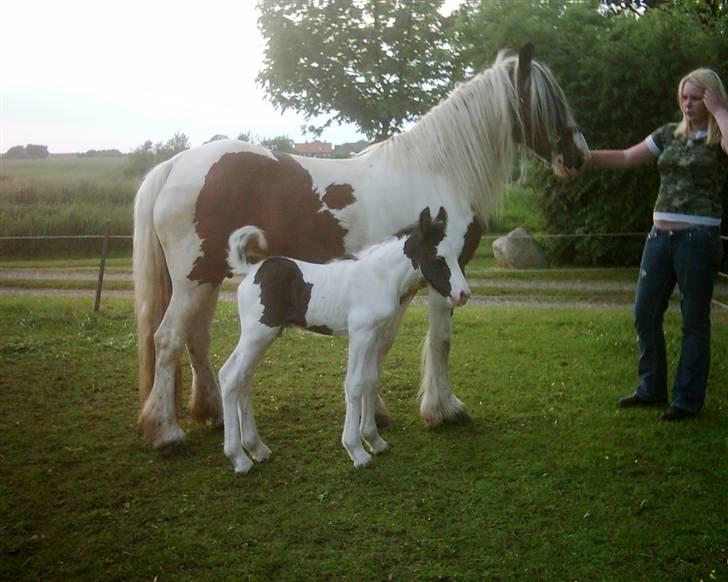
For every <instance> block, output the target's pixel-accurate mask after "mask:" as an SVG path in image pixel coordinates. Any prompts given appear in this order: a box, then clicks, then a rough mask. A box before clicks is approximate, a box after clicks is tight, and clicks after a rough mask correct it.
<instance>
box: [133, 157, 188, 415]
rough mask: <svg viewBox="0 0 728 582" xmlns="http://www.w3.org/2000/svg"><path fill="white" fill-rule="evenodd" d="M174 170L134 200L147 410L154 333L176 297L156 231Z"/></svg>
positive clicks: (153, 176) (156, 177)
mask: <svg viewBox="0 0 728 582" xmlns="http://www.w3.org/2000/svg"><path fill="white" fill-rule="evenodd" d="M172 167H173V160H169V161H167V162H163V163H161V164H159V165H158V166H156V167H155V168H153V169H152V170H151V171H150V172H149V173H148V174H147V175H146V177H145V178H144V181H143V182H142V185H141V186H140V187H139V190H138V191H137V194H136V198H135V200H134V253H133V257H134V258H133V269H134V312H135V315H136V323H137V354H138V358H139V399H140V401H141V406H144V403H145V402H146V400H147V397H148V396H149V394H150V392H151V391H152V386H153V384H154V366H155V348H154V332H155V331H156V330H157V328H158V327H159V324H160V323H161V321H162V317H164V313H165V312H166V311H167V307H168V306H169V301H170V298H171V297H172V280H171V278H170V275H169V270H168V268H167V261H166V259H165V258H164V251H163V250H162V246H161V244H160V243H159V239H158V238H157V233H156V231H155V228H154V203H155V202H156V200H157V196H158V195H159V192H160V191H161V190H162V188H163V186H164V183H165V182H166V181H167V178H168V176H169V173H170V171H171V170H172ZM181 371H182V369H181V367H180V365H179V364H178V365H177V373H176V374H175V395H176V398H175V400H176V402H177V410H178V412H179V411H180V410H181V403H182V400H181V382H180V380H181Z"/></svg>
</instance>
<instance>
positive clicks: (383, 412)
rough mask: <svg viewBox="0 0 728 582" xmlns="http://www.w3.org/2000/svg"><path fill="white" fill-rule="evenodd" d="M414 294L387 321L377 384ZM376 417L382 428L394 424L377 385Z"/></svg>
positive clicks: (382, 339)
mask: <svg viewBox="0 0 728 582" xmlns="http://www.w3.org/2000/svg"><path fill="white" fill-rule="evenodd" d="M413 297H414V295H411V296H410V297H408V298H406V299H405V300H404V301H403V302H402V304H401V305H400V306H399V309H398V310H397V311H396V312H395V314H394V315H393V316H392V318H391V319H390V321H389V322H388V323H387V325H386V327H385V328H384V331H383V333H382V337H381V339H380V340H379V348H378V353H377V357H378V360H377V369H378V372H377V384H378V383H379V379H381V373H382V366H383V365H384V359H385V358H386V357H387V354H388V353H389V350H391V349H392V345H393V344H394V340H395V339H396V338H397V332H398V331H399V326H400V325H401V323H402V318H403V317H404V314H405V312H406V311H407V307H409V304H410V302H411V301H412V298H413ZM374 414H375V418H376V423H377V426H378V427H380V428H384V427H387V426H389V425H391V424H392V417H391V416H389V412H387V408H386V406H385V405H384V400H382V396H381V394H380V393H379V389H378V387H377V390H376V391H375V413H374Z"/></svg>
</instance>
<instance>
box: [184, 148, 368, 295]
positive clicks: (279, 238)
mask: <svg viewBox="0 0 728 582" xmlns="http://www.w3.org/2000/svg"><path fill="white" fill-rule="evenodd" d="M331 188H334V191H333V194H332V198H331V200H332V203H333V204H339V205H340V204H343V203H344V202H345V201H346V200H348V199H350V200H352V201H353V200H354V197H353V190H352V189H351V186H347V185H344V184H341V185H335V186H330V187H329V188H327V195H328V190H329V189H331ZM347 188H348V196H349V197H348V198H347V197H346V194H347V190H346V189H347ZM327 204H329V203H328V202H327ZM248 224H252V225H255V226H257V227H259V228H261V229H262V230H263V232H265V236H266V239H267V241H268V249H267V251H266V254H267V255H269V256H270V255H280V256H287V257H296V258H299V259H302V260H306V261H311V262H315V263H323V262H326V261H328V260H330V259H333V258H335V257H339V256H341V255H343V254H344V236H346V234H347V230H346V229H345V228H344V227H342V226H341V224H339V222H338V221H337V220H336V218H335V217H334V215H333V214H332V213H331V212H330V211H329V210H328V208H326V207H325V206H324V205H323V204H322V202H321V199H320V198H319V196H318V194H317V193H316V191H314V188H313V179H312V178H311V174H309V172H308V171H306V169H305V168H303V167H302V166H301V164H299V163H298V162H297V161H296V160H295V159H293V158H292V157H291V156H288V155H285V154H281V155H277V156H276V159H271V158H269V157H266V156H263V155H260V154H255V153H252V152H238V153H230V154H225V155H224V156H222V157H221V158H220V160H219V161H218V162H216V163H215V164H213V165H212V167H211V168H210V171H209V172H208V174H207V177H206V178H205V183H204V185H203V187H202V190H200V194H199V196H198V198H197V207H196V209H195V228H196V230H197V234H198V236H199V237H200V239H201V240H202V255H201V256H200V257H198V258H197V259H196V260H195V264H194V266H193V268H192V270H191V271H190V273H189V275H188V278H189V279H191V280H193V281H199V282H200V283H212V284H214V285H218V284H220V283H221V282H222V280H223V279H224V278H225V277H226V276H227V275H228V272H229V267H228V264H227V243H228V237H229V236H230V234H231V233H232V232H233V231H234V230H236V229H238V228H240V227H241V226H245V225H248Z"/></svg>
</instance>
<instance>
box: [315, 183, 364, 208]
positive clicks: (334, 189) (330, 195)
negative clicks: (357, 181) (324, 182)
mask: <svg viewBox="0 0 728 582" xmlns="http://www.w3.org/2000/svg"><path fill="white" fill-rule="evenodd" d="M322 199H323V201H324V202H325V203H326V206H328V207H329V208H331V209H333V210H341V209H343V208H346V207H347V206H349V204H353V203H354V202H356V198H354V189H353V188H352V187H351V185H349V184H331V185H330V186H328V187H327V188H326V194H324V196H323V198H322Z"/></svg>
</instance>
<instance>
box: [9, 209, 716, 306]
mask: <svg viewBox="0 0 728 582" xmlns="http://www.w3.org/2000/svg"><path fill="white" fill-rule="evenodd" d="M109 225H110V221H107V223H106V226H107V229H108V227H109ZM646 235H647V233H645V232H594V233H563V234H547V233H536V234H534V235H531V234H524V235H518V234H512V235H510V236H511V238H526V239H535V238H538V239H567V238H590V237H593V238H599V237H601V238H627V237H630V238H634V237H638V236H640V237H643V236H646ZM502 236H504V235H503V234H492V235H484V236H483V237H482V238H483V239H484V240H495V239H497V238H500V237H502ZM132 238H133V237H132V236H131V235H120V234H108V233H105V234H85V235H47V236H31V235H28V236H0V241H22V240H100V241H102V245H101V257H100V262H99V278H98V283H97V285H96V299H95V301H94V312H98V311H99V308H100V305H101V291H102V288H103V284H104V271H105V267H106V255H107V253H108V247H109V241H111V240H131V239H132ZM720 238H721V240H722V241H728V236H723V235H721V237H720ZM718 277H720V278H724V279H728V273H724V272H722V271H719V272H718ZM713 304H715V305H717V306H718V307H720V308H721V309H728V305H727V304H725V303H723V302H721V301H718V300H716V299H713Z"/></svg>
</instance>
